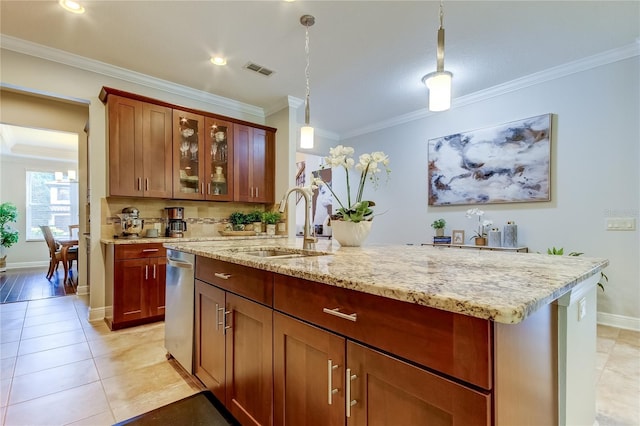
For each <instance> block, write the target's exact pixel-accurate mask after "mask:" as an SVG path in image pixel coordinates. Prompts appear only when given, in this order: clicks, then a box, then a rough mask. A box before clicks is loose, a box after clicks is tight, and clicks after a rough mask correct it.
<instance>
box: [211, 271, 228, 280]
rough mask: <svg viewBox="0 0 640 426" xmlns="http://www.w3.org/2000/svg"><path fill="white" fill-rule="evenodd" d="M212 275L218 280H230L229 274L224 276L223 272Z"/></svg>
mask: <svg viewBox="0 0 640 426" xmlns="http://www.w3.org/2000/svg"><path fill="white" fill-rule="evenodd" d="M213 275H214V276H216V277H218V278H222V279H223V280H228V279H229V278H231V274H225V273H224V272H216V273H215V274H213Z"/></svg>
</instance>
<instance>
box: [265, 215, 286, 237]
mask: <svg viewBox="0 0 640 426" xmlns="http://www.w3.org/2000/svg"><path fill="white" fill-rule="evenodd" d="M281 218H282V215H281V214H280V213H279V212H264V213H262V221H263V222H264V223H266V224H267V226H266V229H267V235H275V234H276V223H278V221H279V220H280V219H281Z"/></svg>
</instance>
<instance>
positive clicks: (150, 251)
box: [142, 248, 160, 253]
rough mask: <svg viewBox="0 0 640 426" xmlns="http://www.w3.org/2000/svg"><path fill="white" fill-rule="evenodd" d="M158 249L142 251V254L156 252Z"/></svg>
mask: <svg viewBox="0 0 640 426" xmlns="http://www.w3.org/2000/svg"><path fill="white" fill-rule="evenodd" d="M158 250H160V249H157V248H154V249H142V252H143V253H154V252H156V251H158Z"/></svg>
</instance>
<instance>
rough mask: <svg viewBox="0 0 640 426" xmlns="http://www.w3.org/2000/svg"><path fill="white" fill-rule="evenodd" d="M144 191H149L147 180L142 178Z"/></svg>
mask: <svg viewBox="0 0 640 426" xmlns="http://www.w3.org/2000/svg"><path fill="white" fill-rule="evenodd" d="M144 190H145V191H148V190H149V178H144Z"/></svg>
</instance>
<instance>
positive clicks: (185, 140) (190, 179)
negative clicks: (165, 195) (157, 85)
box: [173, 110, 206, 200]
mask: <svg viewBox="0 0 640 426" xmlns="http://www.w3.org/2000/svg"><path fill="white" fill-rule="evenodd" d="M173 123H174V129H175V131H174V136H173V143H174V154H173V165H174V167H173V170H174V177H173V197H174V198H181V199H195V200H199V199H203V198H204V192H205V188H204V186H205V185H204V183H205V180H204V179H203V176H204V164H203V161H200V160H201V158H203V155H202V151H203V148H204V143H203V142H204V138H203V135H202V129H203V126H204V117H203V116H201V115H196V114H191V113H188V112H185V111H180V110H173ZM204 158H206V157H204Z"/></svg>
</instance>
